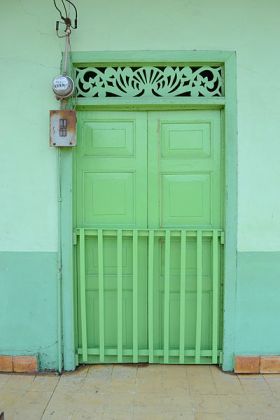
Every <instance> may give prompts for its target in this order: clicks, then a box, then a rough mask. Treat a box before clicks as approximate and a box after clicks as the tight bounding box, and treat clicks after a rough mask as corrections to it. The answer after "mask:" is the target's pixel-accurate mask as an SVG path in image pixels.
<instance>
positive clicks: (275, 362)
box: [234, 356, 280, 373]
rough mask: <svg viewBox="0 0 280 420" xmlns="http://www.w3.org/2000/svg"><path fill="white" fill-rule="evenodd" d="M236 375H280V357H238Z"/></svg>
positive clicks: (236, 359) (236, 358) (235, 368)
mask: <svg viewBox="0 0 280 420" xmlns="http://www.w3.org/2000/svg"><path fill="white" fill-rule="evenodd" d="M234 372H235V373H280V356H236V357H235V367H234Z"/></svg>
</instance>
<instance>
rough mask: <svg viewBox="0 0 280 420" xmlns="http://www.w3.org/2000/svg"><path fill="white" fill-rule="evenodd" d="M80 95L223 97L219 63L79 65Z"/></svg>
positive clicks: (78, 85) (105, 96) (78, 88)
mask: <svg viewBox="0 0 280 420" xmlns="http://www.w3.org/2000/svg"><path fill="white" fill-rule="evenodd" d="M76 87H77V96H78V97H80V98H82V97H90V98H107V97H118V98H128V97H130V98H135V97H141V96H146V97H164V98H168V97H169V98H170V97H180V96H182V97H184V96H193V97H198V96H204V97H213V96H223V72H222V67H218V66H216V67H215V66H201V67H194V66H185V67H171V66H166V67H154V66H144V67H86V68H76Z"/></svg>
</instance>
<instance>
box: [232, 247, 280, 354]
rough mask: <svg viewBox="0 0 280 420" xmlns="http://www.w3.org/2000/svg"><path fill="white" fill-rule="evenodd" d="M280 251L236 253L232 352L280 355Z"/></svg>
mask: <svg viewBox="0 0 280 420" xmlns="http://www.w3.org/2000/svg"><path fill="white" fill-rule="evenodd" d="M279 302H280V252H242V253H239V254H238V270H237V296H236V332H235V354H241V355H248V354H252V355H254V354H255V355H269V354H280V334H279V320H280V304H279Z"/></svg>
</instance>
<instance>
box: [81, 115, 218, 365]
mask: <svg viewBox="0 0 280 420" xmlns="http://www.w3.org/2000/svg"><path fill="white" fill-rule="evenodd" d="M78 130H79V139H80V143H79V145H78V148H77V151H76V156H75V165H76V173H75V196H76V204H75V206H76V207H75V211H76V215H75V217H76V226H77V228H76V229H75V235H76V239H77V241H76V244H77V246H76V250H77V252H76V272H77V277H76V295H77V301H76V309H77V310H76V313H77V336H76V342H77V356H78V361H79V362H80V363H139V362H149V363H175V364H177V363H182V364H183V363H198V364H199V363H214V364H216V363H218V362H219V361H220V354H221V341H222V337H221V334H222V328H221V323H222V316H221V314H222V267H223V243H224V233H223V229H222V220H223V200H222V197H223V184H222V182H223V181H222V180H223V176H222V173H223V162H222V158H221V156H222V146H221V135H220V113H219V111H187V112H185V111H175V112H83V113H80V117H79V128H78Z"/></svg>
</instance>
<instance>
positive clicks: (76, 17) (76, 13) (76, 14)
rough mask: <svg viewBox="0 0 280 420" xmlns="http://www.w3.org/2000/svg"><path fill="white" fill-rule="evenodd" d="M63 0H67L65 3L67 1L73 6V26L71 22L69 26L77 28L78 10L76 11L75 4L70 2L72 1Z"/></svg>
mask: <svg viewBox="0 0 280 420" xmlns="http://www.w3.org/2000/svg"><path fill="white" fill-rule="evenodd" d="M65 1H67V3H69V4H71V6H72V7H73V9H74V10H75V26H72V24H71V28H73V29H77V23H78V11H77V8H76V6H75V4H74V3H72V1H70V0H65Z"/></svg>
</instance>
